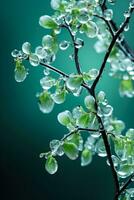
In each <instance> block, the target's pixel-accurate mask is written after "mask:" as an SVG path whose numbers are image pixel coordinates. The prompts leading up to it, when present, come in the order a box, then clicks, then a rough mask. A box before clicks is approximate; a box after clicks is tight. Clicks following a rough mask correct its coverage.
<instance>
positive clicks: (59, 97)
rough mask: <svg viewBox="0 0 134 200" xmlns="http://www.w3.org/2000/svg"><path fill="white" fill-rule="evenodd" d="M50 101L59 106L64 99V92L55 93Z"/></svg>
mask: <svg viewBox="0 0 134 200" xmlns="http://www.w3.org/2000/svg"><path fill="white" fill-rule="evenodd" d="M52 99H53V100H54V102H55V103H57V104H61V103H64V101H65V99H66V90H64V89H63V90H61V91H58V92H55V93H54V94H53V95H52Z"/></svg>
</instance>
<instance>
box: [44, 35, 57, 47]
mask: <svg viewBox="0 0 134 200" xmlns="http://www.w3.org/2000/svg"><path fill="white" fill-rule="evenodd" d="M53 43H54V38H53V37H52V36H51V35H45V36H44V37H43V38H42V45H43V46H45V48H47V49H49V48H51V47H52V45H53Z"/></svg>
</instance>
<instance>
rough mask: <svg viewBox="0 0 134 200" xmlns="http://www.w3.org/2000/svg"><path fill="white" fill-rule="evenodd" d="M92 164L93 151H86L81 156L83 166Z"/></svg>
mask: <svg viewBox="0 0 134 200" xmlns="http://www.w3.org/2000/svg"><path fill="white" fill-rule="evenodd" d="M91 162H92V151H91V150H89V149H84V150H83V151H82V154H81V166H87V165H89V164H90V163H91Z"/></svg>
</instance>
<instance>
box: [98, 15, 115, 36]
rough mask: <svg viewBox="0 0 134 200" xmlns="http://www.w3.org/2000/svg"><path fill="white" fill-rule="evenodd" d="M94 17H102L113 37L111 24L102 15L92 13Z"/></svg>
mask: <svg viewBox="0 0 134 200" xmlns="http://www.w3.org/2000/svg"><path fill="white" fill-rule="evenodd" d="M94 17H97V18H99V19H102V20H103V21H104V22H105V23H106V25H107V27H108V29H109V32H110V33H111V35H112V37H114V31H113V30H112V28H111V25H110V24H109V22H108V21H107V20H106V19H105V18H104V17H102V16H99V15H96V14H94Z"/></svg>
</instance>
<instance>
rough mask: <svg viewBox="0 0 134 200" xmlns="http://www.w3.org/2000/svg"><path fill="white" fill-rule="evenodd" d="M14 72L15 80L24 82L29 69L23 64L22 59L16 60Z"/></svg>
mask: <svg viewBox="0 0 134 200" xmlns="http://www.w3.org/2000/svg"><path fill="white" fill-rule="evenodd" d="M14 74H15V80H16V81H17V82H19V83H20V82H23V81H24V80H25V79H26V77H27V75H28V71H27V69H26V68H25V67H24V65H23V64H22V61H20V60H17V61H16V67H15V70H14Z"/></svg>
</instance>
